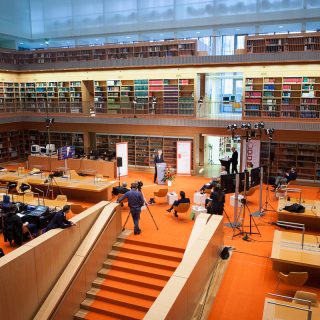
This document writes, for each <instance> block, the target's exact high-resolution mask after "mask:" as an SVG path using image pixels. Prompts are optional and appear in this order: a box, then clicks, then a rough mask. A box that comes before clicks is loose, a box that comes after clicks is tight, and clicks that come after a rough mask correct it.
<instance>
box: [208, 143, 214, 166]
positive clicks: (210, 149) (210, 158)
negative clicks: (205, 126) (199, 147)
mask: <svg viewBox="0 0 320 320" xmlns="http://www.w3.org/2000/svg"><path fill="white" fill-rule="evenodd" d="M208 147H209V153H208V164H211V165H212V164H213V160H212V144H209V145H208Z"/></svg>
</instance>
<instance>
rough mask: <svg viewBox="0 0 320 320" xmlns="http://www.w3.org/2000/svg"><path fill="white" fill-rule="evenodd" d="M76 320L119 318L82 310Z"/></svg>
mask: <svg viewBox="0 0 320 320" xmlns="http://www.w3.org/2000/svg"><path fill="white" fill-rule="evenodd" d="M73 319H74V320H119V317H112V316H107V315H106V314H102V313H97V312H93V311H89V310H84V309H80V310H79V311H78V312H77V313H76V314H75V315H74V317H73Z"/></svg>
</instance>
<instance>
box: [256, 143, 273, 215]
mask: <svg viewBox="0 0 320 320" xmlns="http://www.w3.org/2000/svg"><path fill="white" fill-rule="evenodd" d="M271 140H272V137H269V146H268V171H267V188H266V201H265V203H264V205H263V206H262V207H261V209H260V213H261V215H264V213H265V212H267V211H273V212H277V211H276V210H275V208H274V207H273V206H272V205H271V204H270V203H269V178H270V158H271ZM268 206H269V207H270V208H271V209H268Z"/></svg>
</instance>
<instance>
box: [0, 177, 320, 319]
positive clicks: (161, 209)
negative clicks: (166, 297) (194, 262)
mask: <svg viewBox="0 0 320 320" xmlns="http://www.w3.org/2000/svg"><path fill="white" fill-rule="evenodd" d="M134 180H142V181H143V183H144V186H143V188H142V191H143V193H144V195H145V198H146V199H147V200H149V198H150V197H153V192H154V191H156V190H158V189H159V187H160V186H157V185H154V184H153V182H152V181H153V174H151V173H145V172H143V173H141V172H137V171H130V172H129V177H128V178H125V179H124V178H122V179H121V181H127V182H128V183H129V184H130V182H132V181H134ZM207 180H208V179H207V178H203V177H177V179H176V181H174V183H173V186H172V187H170V188H169V190H170V191H176V192H177V193H178V192H179V191H180V190H184V191H185V192H186V195H187V197H190V198H191V201H193V193H194V192H195V191H196V190H199V188H200V187H201V186H202V185H203V184H204V183H205V182H207ZM301 188H302V189H303V194H302V197H303V198H306V199H320V193H319V192H318V191H319V188H318V187H317V188H316V187H304V186H303V187H301ZM229 198H230V196H229V195H227V197H226V211H227V213H228V214H229V216H230V217H232V214H233V213H232V212H233V211H232V207H230V205H229ZM69 200H72V199H69ZM88 200H89V199H84V203H85V204H86V205H88V204H89V201H88ZM248 200H249V202H248V206H249V209H250V210H251V211H252V212H254V211H256V210H257V209H258V193H255V194H254V196H252V197H250V198H248ZM263 200H265V194H264V196H263ZM269 200H270V203H271V205H272V206H273V207H274V208H277V201H275V199H274V193H272V192H270V194H269ZM164 201H165V200H159V201H158V202H157V203H156V204H153V205H150V206H149V209H150V212H149V211H148V210H144V211H143V212H142V215H141V222H140V227H141V229H142V233H141V234H140V235H139V236H134V235H131V236H129V239H134V240H135V241H141V242H144V241H145V242H153V243H161V244H163V245H168V246H174V247H180V248H185V247H186V244H187V241H188V237H189V234H190V232H191V230H192V226H193V223H194V222H193V221H191V220H190V218H189V214H188V215H186V214H181V216H180V217H179V218H175V217H174V216H173V214H170V213H168V212H166V209H167V208H168V204H166V203H164ZM151 215H152V216H153V218H154V219H155V221H156V223H157V225H158V227H159V230H157V229H156V226H155V224H154V222H153V219H152V216H151ZM127 216H128V208H127V207H126V205H125V206H124V207H123V213H122V218H123V223H124V221H125V220H126V218H127ZM275 220H276V214H275V213H273V212H267V214H266V216H264V217H263V218H257V219H256V222H257V224H258V226H259V228H260V231H261V235H262V236H261V237H260V236H259V235H252V236H251V237H250V241H244V240H242V237H240V236H238V237H235V238H233V239H232V230H231V229H229V228H227V227H225V228H224V232H225V245H228V246H232V247H234V248H235V250H234V252H233V254H232V257H231V260H230V263H229V266H228V268H227V271H226V273H225V276H224V279H223V281H222V285H221V288H220V290H219V292H218V294H217V296H216V299H215V301H212V303H213V305H212V309H211V311H210V314H209V319H212V320H213V319H214V320H217V319H218V320H219V319H223V320H224V319H225V320H229V319H230V320H231V319H232V320H234V319H246V320H251V319H252V320H256V319H261V318H262V312H263V305H264V299H265V296H266V293H268V292H275V287H276V282H277V273H276V272H274V271H272V267H271V261H270V258H269V257H270V255H271V247H272V239H273V234H274V230H275V226H273V225H272V224H271V223H272V221H275ZM246 224H248V221H247V223H246ZM127 228H128V229H131V230H132V228H133V223H132V220H131V218H130V217H129V220H128V223H127ZM247 230H248V228H247ZM2 240H3V239H2V237H1V241H0V247H2V248H3V249H4V251H5V252H6V253H8V252H9V251H11V250H12V248H10V247H9V246H8V244H5V243H3V241H2ZM304 290H306V291H312V292H316V293H318V297H319V298H320V284H319V283H318V284H315V283H307V286H306V288H304ZM278 292H279V293H280V294H291V295H292V294H293V291H292V288H286V287H284V286H280V291H278ZM178 320H179V319H178Z"/></svg>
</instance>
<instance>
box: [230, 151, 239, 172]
mask: <svg viewBox="0 0 320 320" xmlns="http://www.w3.org/2000/svg"><path fill="white" fill-rule="evenodd" d="M231 151H232V156H231V166H232V167H231V173H238V168H237V166H238V151H237V150H236V148H235V147H232V148H231Z"/></svg>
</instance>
